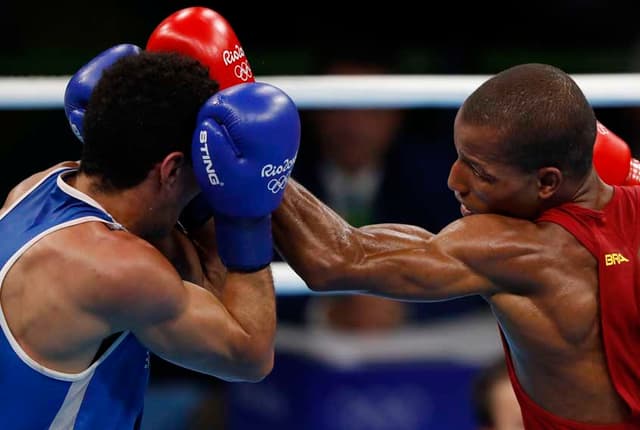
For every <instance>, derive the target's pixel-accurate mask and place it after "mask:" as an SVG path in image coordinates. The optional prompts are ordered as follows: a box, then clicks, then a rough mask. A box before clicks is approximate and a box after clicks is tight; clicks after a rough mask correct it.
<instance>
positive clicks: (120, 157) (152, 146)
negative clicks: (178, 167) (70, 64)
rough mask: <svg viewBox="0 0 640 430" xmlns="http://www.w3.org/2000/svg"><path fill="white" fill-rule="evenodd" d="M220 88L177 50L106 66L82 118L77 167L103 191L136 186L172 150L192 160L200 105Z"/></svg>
mask: <svg viewBox="0 0 640 430" xmlns="http://www.w3.org/2000/svg"><path fill="white" fill-rule="evenodd" d="M217 90H218V84H217V83H216V82H215V81H213V80H211V78H210V77H209V72H208V69H207V68H206V67H205V66H203V65H202V64H201V63H199V62H198V61H196V60H194V59H192V58H189V57H186V56H184V55H180V54H176V53H166V52H147V51H144V52H141V53H140V54H138V55H130V56H127V57H124V58H121V59H120V60H118V61H116V62H115V63H114V64H113V65H112V66H110V67H108V68H107V69H106V70H105V71H104V73H103V75H102V77H101V78H100V80H99V81H98V84H97V85H96V87H95V88H94V90H93V92H92V94H91V97H90V99H89V103H88V106H87V112H86V115H85V119H84V124H83V128H84V145H83V153H82V159H81V163H80V169H81V171H82V172H84V173H86V174H88V175H94V176H97V177H98V178H100V183H99V186H101V187H102V188H103V189H105V190H118V189H127V188H131V187H134V186H136V185H137V184H139V183H140V182H142V180H144V178H145V177H146V176H147V174H148V173H149V171H150V170H151V169H152V168H153V166H154V165H155V164H156V163H158V162H159V161H161V160H162V159H163V158H164V157H165V156H166V155H167V154H169V153H170V152H173V151H181V152H184V154H185V157H186V158H187V160H190V159H191V150H190V145H191V138H192V135H193V132H194V130H195V127H196V118H197V115H198V111H199V110H200V107H201V106H202V105H203V104H204V102H205V101H206V100H207V99H208V98H209V97H211V96H212V95H213V94H214V93H215V92H216V91H217Z"/></svg>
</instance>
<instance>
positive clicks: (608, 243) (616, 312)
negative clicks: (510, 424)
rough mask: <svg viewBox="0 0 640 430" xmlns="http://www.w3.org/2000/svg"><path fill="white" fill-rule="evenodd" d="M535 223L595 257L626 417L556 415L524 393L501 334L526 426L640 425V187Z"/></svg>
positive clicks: (612, 428)
mask: <svg viewBox="0 0 640 430" xmlns="http://www.w3.org/2000/svg"><path fill="white" fill-rule="evenodd" d="M537 222H553V223H555V224H558V225H560V226H562V227H563V228H564V229H565V230H567V231H568V232H570V233H571V234H572V235H573V236H575V238H576V239H577V240H578V241H579V242H580V243H581V244H582V245H583V246H584V247H585V248H587V249H588V250H589V251H590V252H591V254H593V256H594V257H595V258H596V259H597V260H598V282H599V299H600V300H599V307H600V326H601V330H602V339H603V344H604V349H605V354H606V358H607V366H608V369H609V374H610V375H611V379H612V381H613V385H614V387H615V389H616V391H617V392H618V394H619V395H620V397H621V398H622V399H623V400H624V401H625V403H626V404H627V406H628V408H629V410H630V411H631V416H630V418H629V420H628V421H627V422H625V423H620V424H607V425H602V424H600V425H593V424H585V423H580V422H576V421H571V420H567V419H564V418H561V417H557V416H555V415H553V414H551V413H549V412H548V411H546V410H544V409H542V408H541V407H540V406H538V405H537V404H535V403H534V401H533V400H532V399H531V398H530V397H529V396H528V395H527V394H526V393H525V392H524V390H523V388H522V386H521V385H520V383H519V382H518V379H517V377H516V374H515V370H514V366H513V361H512V359H511V354H510V353H509V348H508V345H507V342H506V341H505V339H504V337H503V338H502V340H503V346H504V348H505V356H506V361H507V366H508V369H509V376H510V378H511V382H512V384H513V388H514V390H515V393H516V397H517V398H518V401H519V403H520V407H521V409H522V416H523V419H524V424H525V428H526V429H527V430H534V429H536V430H546V429H549V430H551V429H554V430H603V429H607V430H632V429H640V307H639V305H640V272H639V270H638V263H639V259H638V250H639V248H640V187H614V194H613V198H612V199H611V201H610V202H609V203H608V204H607V205H606V207H605V208H604V209H603V210H602V211H594V210H591V209H586V208H583V207H581V206H578V205H576V204H573V203H571V204H564V205H561V206H559V207H557V208H553V209H550V210H548V211H546V212H544V213H543V214H542V216H540V218H538V220H537Z"/></svg>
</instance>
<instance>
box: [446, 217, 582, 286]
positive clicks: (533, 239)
mask: <svg viewBox="0 0 640 430" xmlns="http://www.w3.org/2000/svg"><path fill="white" fill-rule="evenodd" d="M438 243H439V244H440V246H441V247H442V248H443V249H444V252H446V253H448V254H451V255H454V256H455V257H456V258H458V259H459V260H461V261H462V262H463V263H465V264H466V265H467V266H468V267H469V268H470V269H472V270H474V271H475V272H477V273H480V274H482V275H483V276H485V277H487V278H489V279H492V280H493V281H494V282H495V283H496V284H497V285H502V286H503V287H507V288H509V286H510V285H516V286H517V288H521V287H525V286H527V285H534V284H536V280H537V279H538V277H537V275H536V273H539V272H540V271H541V269H542V268H545V269H549V270H552V269H553V268H554V267H557V268H558V269H562V267H561V264H562V265H564V267H568V265H570V261H566V259H563V258H558V257H559V254H561V253H563V252H565V251H566V249H567V246H573V245H577V242H575V240H574V239H573V237H572V236H571V235H570V234H568V233H567V232H566V231H564V230H563V229H562V228H560V227H559V226H556V225H552V224H547V223H545V224H536V223H534V222H531V221H528V220H523V219H517V218H511V217H505V216H500V215H490V214H478V215H471V216H467V217H464V218H461V219H459V220H456V221H454V222H453V223H451V224H449V225H448V226H447V227H445V228H444V229H443V230H442V231H441V232H440V234H438ZM569 244H570V245H569Z"/></svg>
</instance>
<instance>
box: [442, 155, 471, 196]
mask: <svg viewBox="0 0 640 430" xmlns="http://www.w3.org/2000/svg"><path fill="white" fill-rule="evenodd" d="M463 170H464V168H463V166H462V163H461V162H460V159H457V160H456V161H454V162H453V164H452V165H451V169H450V170H449V178H448V179H447V186H448V187H449V189H450V190H451V191H453V192H455V193H458V194H460V195H465V194H466V193H467V191H468V189H467V186H466V185H465V183H464V171H463Z"/></svg>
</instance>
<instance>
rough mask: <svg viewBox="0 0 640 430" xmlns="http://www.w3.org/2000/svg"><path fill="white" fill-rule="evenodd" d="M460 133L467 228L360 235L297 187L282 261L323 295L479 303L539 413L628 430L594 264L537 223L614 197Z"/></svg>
mask: <svg viewBox="0 0 640 430" xmlns="http://www.w3.org/2000/svg"><path fill="white" fill-rule="evenodd" d="M454 130H455V131H454V134H455V139H454V140H455V146H456V150H457V152H458V159H457V161H456V162H455V163H454V164H453V166H452V167H451V172H450V176H449V187H450V188H451V189H452V190H453V191H454V193H455V195H456V197H457V198H458V200H459V201H460V202H461V212H462V214H463V215H466V216H463V217H462V218H460V219H458V220H456V221H454V222H453V223H451V224H450V225H448V226H447V227H445V228H444V229H443V230H441V231H440V232H439V233H437V234H435V233H431V232H428V231H425V230H423V229H421V228H418V227H415V226H409V225H396V224H380V225H369V226H365V227H361V228H355V227H352V226H350V225H348V224H347V223H346V222H345V221H344V220H343V219H341V218H340V217H339V216H338V215H337V214H336V213H335V212H334V211H332V210H331V209H330V208H328V207H327V206H326V205H325V204H324V203H322V202H321V201H319V200H318V199H317V198H316V197H314V196H313V195H312V194H311V193H309V192H308V191H307V190H306V189H305V188H304V187H303V186H301V185H300V184H299V183H296V182H295V181H293V180H292V181H290V182H289V185H288V188H287V190H286V193H285V198H284V201H283V204H282V205H281V207H280V208H279V209H278V210H277V211H276V212H275V213H274V217H273V221H274V224H273V225H274V238H275V242H276V245H277V248H278V251H279V252H280V254H281V255H282V256H283V258H284V259H285V260H286V261H287V262H288V263H289V264H290V265H291V266H292V268H293V269H294V270H295V271H296V272H297V273H298V274H299V275H300V276H301V277H302V278H303V279H304V280H305V282H306V283H307V285H308V286H309V287H310V288H311V289H313V290H316V291H347V290H348V291H353V292H356V293H363V294H373V295H379V296H386V297H391V298H396V299H403V300H417V301H433V300H442V299H453V298H456V297H463V296H467V295H472V294H478V295H481V296H482V297H484V298H485V299H486V300H487V302H488V303H489V305H490V306H491V309H492V311H493V313H494V315H495V317H496V319H497V321H498V323H499V325H500V326H501V328H502V330H503V332H504V333H505V336H506V339H507V342H508V344H509V346H510V349H511V353H512V357H513V361H514V363H515V368H516V373H517V376H518V379H519V380H520V383H521V385H522V386H523V388H524V389H525V391H526V392H527V393H528V394H529V395H530V397H531V398H532V399H533V400H534V401H535V402H536V403H537V404H538V405H540V406H541V407H543V408H545V409H547V410H548V411H550V412H552V413H554V414H556V415H557V416H560V417H564V418H568V419H573V420H577V421H583V422H590V423H612V422H621V421H623V420H624V419H625V418H626V417H627V415H628V411H627V410H626V407H625V405H624V403H623V401H622V400H621V398H620V397H619V396H618V394H617V393H616V391H615V389H614V387H613V385H612V381H611V379H610V377H609V374H608V371H607V366H606V362H605V355H604V352H603V344H602V341H601V334H600V326H599V318H598V282H597V261H596V259H595V258H594V257H593V256H592V255H591V254H590V253H589V251H588V250H587V249H585V248H584V247H583V246H582V245H581V244H580V243H579V242H578V241H577V240H576V239H575V238H574V237H573V236H572V235H570V234H569V233H568V232H567V231H565V230H564V229H563V228H562V227H560V226H558V225H556V224H552V223H538V224H536V223H534V222H533V221H531V219H535V211H536V210H538V211H541V210H544V209H546V208H549V207H553V206H556V205H557V204H559V203H562V202H574V203H577V204H579V205H581V206H584V207H586V208H591V209H601V208H603V207H604V206H605V205H606V203H607V202H608V201H609V200H610V199H611V197H612V188H611V187H609V186H608V185H606V184H604V183H603V182H602V181H601V180H600V179H599V178H598V176H597V175H596V174H595V173H594V172H593V171H592V172H591V173H590V174H589V175H588V177H587V178H586V180H584V179H583V180H581V181H580V182H578V181H575V180H570V179H568V178H566V177H563V176H562V174H561V173H560V172H559V171H558V169H555V168H548V169H541V170H540V171H539V173H538V176H532V175H530V174H524V173H521V172H520V171H518V170H517V169H515V168H513V167H511V166H510V165H508V164H505V163H502V162H500V161H498V160H499V157H496V154H498V153H499V152H498V151H499V145H497V144H494V142H498V141H499V139H498V137H499V132H498V131H496V130H492V129H490V128H485V127H482V126H479V125H475V124H466V123H464V121H462V120H461V119H460V118H457V119H456V123H455V128H454ZM434 180H438V179H437V178H434ZM416 198H420V196H419V192H417V193H416ZM436 210H437V209H436ZM489 212H491V213H489ZM492 213H498V214H502V215H497V214H492ZM567 393H571V394H570V395H568V394H567Z"/></svg>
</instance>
